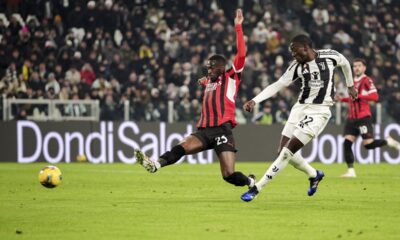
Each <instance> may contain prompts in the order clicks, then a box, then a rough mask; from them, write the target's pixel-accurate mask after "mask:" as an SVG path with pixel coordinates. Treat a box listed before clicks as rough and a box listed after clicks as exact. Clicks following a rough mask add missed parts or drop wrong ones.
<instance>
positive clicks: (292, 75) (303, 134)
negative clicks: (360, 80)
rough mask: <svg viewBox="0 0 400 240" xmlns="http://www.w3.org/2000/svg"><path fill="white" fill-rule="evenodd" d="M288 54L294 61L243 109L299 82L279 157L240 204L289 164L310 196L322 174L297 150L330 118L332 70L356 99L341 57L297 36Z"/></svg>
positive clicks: (316, 134)
mask: <svg viewBox="0 0 400 240" xmlns="http://www.w3.org/2000/svg"><path fill="white" fill-rule="evenodd" d="M290 51H291V52H292V56H293V58H294V59H295V60H294V61H293V62H292V63H291V64H290V66H289V67H288V69H287V70H286V72H285V73H284V74H283V75H282V77H281V78H280V79H279V80H278V81H276V82H275V83H273V84H271V85H269V86H268V87H267V88H265V89H264V90H263V91H262V92H261V93H259V94H258V95H257V96H256V97H254V98H253V99H252V100H250V101H248V102H246V103H245V104H244V106H243V108H244V110H246V111H251V110H252V109H253V108H254V106H255V105H256V103H259V102H261V101H264V100H266V99H268V98H270V97H272V96H273V95H275V94H276V93H277V92H278V91H279V90H281V89H283V88H284V87H287V86H289V85H290V84H291V83H292V82H294V81H301V84H302V87H301V93H300V95H299V98H298V101H297V103H296V104H295V105H294V106H293V107H292V109H291V112H290V116H289V119H288V121H287V123H286V124H285V127H284V129H283V131H282V137H281V141H280V146H279V150H278V151H279V156H278V158H277V159H276V160H275V161H274V162H273V163H272V164H271V166H270V167H269V168H268V170H267V172H266V173H265V174H264V176H263V177H262V178H261V179H260V180H259V181H258V182H257V183H256V185H255V186H254V187H252V188H250V189H249V191H247V192H246V193H244V194H243V195H242V197H241V199H242V200H243V201H251V200H253V199H254V198H255V197H256V196H257V194H258V193H259V192H260V191H261V189H262V188H263V187H264V186H265V185H266V184H267V183H268V182H270V181H271V180H272V179H273V178H274V177H275V176H276V175H277V174H278V173H279V172H280V171H282V169H283V168H285V167H286V166H287V164H288V163H291V164H292V165H293V166H294V167H296V168H297V169H299V170H301V171H303V172H305V173H306V174H307V175H308V176H309V180H310V187H309V189H308V192H307V193H308V195H309V196H312V195H313V194H314V193H315V192H316V190H317V187H318V184H319V182H320V181H321V180H322V178H323V177H324V173H323V172H322V171H319V170H316V169H314V168H313V167H311V166H310V165H309V164H308V163H307V162H306V161H305V160H304V158H302V157H301V155H300V154H299V153H298V150H300V149H301V148H302V147H303V146H304V145H306V144H307V143H308V142H310V141H311V140H312V139H313V138H315V137H317V136H318V135H319V134H320V133H321V132H322V130H323V129H324V128H325V126H326V124H327V123H328V121H329V119H330V117H331V112H330V109H329V107H330V106H331V105H333V99H334V95H335V86H334V78H333V75H334V69H335V68H337V67H340V68H341V69H342V71H343V74H344V76H345V79H346V85H347V87H348V92H349V96H350V97H351V98H352V99H356V98H357V92H356V90H355V88H354V86H353V85H354V84H353V77H352V71H351V66H350V63H349V61H348V60H347V59H346V58H345V57H344V56H343V55H342V54H340V53H338V52H337V51H335V50H330V49H326V50H315V49H313V48H312V41H311V39H310V38H309V37H307V36H305V35H298V36H296V37H294V38H293V39H292V41H291V44H290Z"/></svg>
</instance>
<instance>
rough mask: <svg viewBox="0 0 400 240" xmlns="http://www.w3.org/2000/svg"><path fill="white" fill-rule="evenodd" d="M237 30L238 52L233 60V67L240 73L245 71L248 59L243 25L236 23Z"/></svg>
mask: <svg viewBox="0 0 400 240" xmlns="http://www.w3.org/2000/svg"><path fill="white" fill-rule="evenodd" d="M235 30H236V48H237V53H236V56H235V59H234V60H233V64H232V67H233V69H234V71H235V72H236V73H240V72H242V71H243V68H244V63H245V60H246V45H245V42H244V36H243V29H242V25H240V24H238V25H236V26H235Z"/></svg>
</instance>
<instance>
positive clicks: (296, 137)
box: [241, 107, 330, 202]
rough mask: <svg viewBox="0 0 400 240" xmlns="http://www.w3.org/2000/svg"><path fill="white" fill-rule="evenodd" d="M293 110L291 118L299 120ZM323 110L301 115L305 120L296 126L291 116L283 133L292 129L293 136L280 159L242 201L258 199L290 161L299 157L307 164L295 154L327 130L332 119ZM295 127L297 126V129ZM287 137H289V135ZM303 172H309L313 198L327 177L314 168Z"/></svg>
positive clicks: (310, 194)
mask: <svg viewBox="0 0 400 240" xmlns="http://www.w3.org/2000/svg"><path fill="white" fill-rule="evenodd" d="M294 108H295V107H293V109H294ZM293 109H292V113H291V116H294V118H297V116H298V114H299V113H298V112H296V111H293ZM321 110H324V111H320V112H316V111H314V113H313V115H312V116H310V115H304V113H300V115H303V116H304V117H303V118H301V119H303V120H301V121H299V122H298V124H296V125H294V124H293V121H289V120H290V119H291V116H289V120H288V123H287V124H286V125H285V128H284V131H283V132H282V133H285V132H287V131H286V130H288V129H290V132H291V133H290V135H292V137H291V138H290V140H289V141H288V142H287V143H286V144H285V145H284V147H283V148H282V150H281V152H280V154H279V156H278V158H277V159H276V160H275V161H274V162H273V163H272V164H271V166H270V167H269V168H268V170H267V171H266V173H265V174H264V175H263V176H262V178H261V179H260V181H258V182H257V183H256V184H255V186H254V187H252V188H250V189H249V191H247V192H245V193H244V194H243V195H242V196H241V199H242V200H243V201H246V202H249V201H251V200H253V199H254V198H256V197H257V195H258V194H259V192H260V191H261V190H262V188H263V187H264V186H265V185H266V184H267V183H269V182H270V181H271V180H272V179H273V178H274V177H275V176H276V175H277V174H278V173H279V172H280V171H282V170H283V169H284V168H285V167H286V166H287V164H288V163H289V162H290V161H293V159H295V158H296V157H297V161H300V162H303V161H304V162H305V160H304V159H303V158H301V156H300V155H298V156H296V157H295V154H296V153H297V151H298V150H300V149H301V148H302V147H303V146H304V145H306V144H307V143H308V142H310V141H311V140H312V139H313V138H314V137H316V136H318V135H319V134H320V133H321V132H322V130H323V129H324V128H325V126H326V124H327V123H328V120H329V118H330V111H325V109H321ZM328 110H329V109H328ZM292 114H293V115H292ZM294 126H296V128H295V127H294ZM285 129H286V130H285ZM283 135H284V136H285V135H287V134H283ZM287 136H289V135H287ZM295 161H296V160H294V161H293V162H295ZM296 165H297V166H300V165H299V164H296ZM304 167H307V164H306V165H304ZM310 167H311V166H310ZM301 170H302V171H305V172H306V173H307V172H308V171H309V174H310V175H309V176H310V178H309V181H310V186H309V188H308V191H307V194H308V196H313V195H314V194H315V192H316V191H317V188H318V184H319V183H320V182H321V181H322V179H323V178H324V176H325V175H324V173H323V172H322V171H318V170H315V169H313V168H308V169H301ZM314 170H315V171H314Z"/></svg>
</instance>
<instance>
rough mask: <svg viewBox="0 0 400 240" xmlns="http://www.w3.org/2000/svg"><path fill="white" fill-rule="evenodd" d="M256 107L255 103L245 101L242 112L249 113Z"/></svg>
mask: <svg viewBox="0 0 400 240" xmlns="http://www.w3.org/2000/svg"><path fill="white" fill-rule="evenodd" d="M255 105H256V102H254V101H253V100H250V101H247V102H246V103H245V104H244V105H243V110H245V111H247V112H251V111H252V110H253V108H254V106H255Z"/></svg>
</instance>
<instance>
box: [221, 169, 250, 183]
mask: <svg viewBox="0 0 400 240" xmlns="http://www.w3.org/2000/svg"><path fill="white" fill-rule="evenodd" d="M224 180H225V181H227V182H228V183H230V184H233V185H235V186H246V185H249V184H250V179H249V177H247V176H246V175H244V174H243V173H241V172H234V173H232V174H231V175H229V176H227V177H224Z"/></svg>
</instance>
